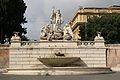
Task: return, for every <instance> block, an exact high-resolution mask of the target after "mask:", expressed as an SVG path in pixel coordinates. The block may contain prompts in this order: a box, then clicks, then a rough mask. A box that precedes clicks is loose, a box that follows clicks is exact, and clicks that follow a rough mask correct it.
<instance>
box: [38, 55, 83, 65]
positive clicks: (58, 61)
mask: <svg viewBox="0 0 120 80" xmlns="http://www.w3.org/2000/svg"><path fill="white" fill-rule="evenodd" d="M38 60H39V61H40V62H42V63H43V64H44V65H46V66H48V67H68V66H73V64H74V63H76V62H80V61H81V59H80V58H79V57H55V58H38ZM81 63H82V61H81ZM74 65H75V64H74Z"/></svg>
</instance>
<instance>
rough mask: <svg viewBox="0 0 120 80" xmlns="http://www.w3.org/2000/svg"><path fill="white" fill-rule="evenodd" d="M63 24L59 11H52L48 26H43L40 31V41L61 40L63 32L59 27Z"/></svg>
mask: <svg viewBox="0 0 120 80" xmlns="http://www.w3.org/2000/svg"><path fill="white" fill-rule="evenodd" d="M62 24H63V20H62V14H61V12H60V10H57V11H55V10H54V9H53V10H52V15H51V18H50V25H49V26H44V27H43V28H42V30H41V39H42V40H48V41H52V40H62V39H63V30H62V29H61V25H62Z"/></svg>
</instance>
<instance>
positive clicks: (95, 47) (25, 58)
mask: <svg viewBox="0 0 120 80" xmlns="http://www.w3.org/2000/svg"><path fill="white" fill-rule="evenodd" d="M62 24H63V20H62V15H61V12H60V10H57V11H55V10H54V9H53V13H52V16H51V23H50V24H47V25H46V26H43V27H42V29H41V37H40V39H41V40H40V41H33V42H31V41H21V39H20V37H19V36H18V35H17V34H15V36H13V37H12V39H11V46H10V62H9V68H8V73H10V74H24V75H25V74H27V75H28V74H30V75H31V74H32V75H33V74H34V75H79V74H93V73H109V72H111V71H110V68H109V67H107V66H106V48H105V45H104V39H103V37H101V36H100V33H98V35H97V36H96V37H95V40H94V41H74V40H73V39H72V37H73V33H72V30H71V27H70V26H69V25H68V24H66V25H65V27H64V29H62Z"/></svg>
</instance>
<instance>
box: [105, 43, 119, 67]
mask: <svg viewBox="0 0 120 80" xmlns="http://www.w3.org/2000/svg"><path fill="white" fill-rule="evenodd" d="M106 47H107V66H109V67H118V68H120V44H107V45H106Z"/></svg>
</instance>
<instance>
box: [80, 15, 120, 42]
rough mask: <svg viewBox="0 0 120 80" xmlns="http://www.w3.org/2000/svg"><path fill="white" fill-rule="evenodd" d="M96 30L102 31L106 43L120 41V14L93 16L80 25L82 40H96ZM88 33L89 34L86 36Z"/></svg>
mask: <svg viewBox="0 0 120 80" xmlns="http://www.w3.org/2000/svg"><path fill="white" fill-rule="evenodd" d="M96 32H101V33H102V34H101V35H102V36H103V37H104V39H105V41H106V42H105V43H111V44H116V43H120V35H119V34H120V15H119V14H117V13H114V14H109V15H102V16H100V17H98V16H93V17H91V18H89V19H88V22H87V23H85V24H84V25H83V26H81V27H80V36H81V38H82V40H94V38H95V36H96ZM85 35H87V36H85Z"/></svg>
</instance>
